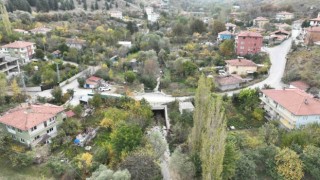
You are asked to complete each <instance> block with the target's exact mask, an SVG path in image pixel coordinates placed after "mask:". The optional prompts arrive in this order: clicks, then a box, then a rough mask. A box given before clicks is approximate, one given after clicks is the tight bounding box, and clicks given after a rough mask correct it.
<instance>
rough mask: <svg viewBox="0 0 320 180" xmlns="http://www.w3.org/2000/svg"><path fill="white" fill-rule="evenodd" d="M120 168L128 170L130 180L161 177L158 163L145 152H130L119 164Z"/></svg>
mask: <svg viewBox="0 0 320 180" xmlns="http://www.w3.org/2000/svg"><path fill="white" fill-rule="evenodd" d="M120 168H121V169H127V170H128V171H129V172H130V174H131V180H141V179H162V177H161V170H160V167H159V165H158V164H157V163H155V162H154V158H153V157H152V156H150V155H148V154H145V153H141V152H136V153H133V154H130V155H129V156H127V157H126V158H125V159H124V160H123V162H122V163H121V164H120Z"/></svg>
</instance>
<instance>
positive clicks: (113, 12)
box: [109, 11, 123, 19]
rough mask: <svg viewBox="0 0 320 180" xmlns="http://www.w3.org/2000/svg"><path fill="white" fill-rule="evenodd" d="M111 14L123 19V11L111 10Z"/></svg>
mask: <svg viewBox="0 0 320 180" xmlns="http://www.w3.org/2000/svg"><path fill="white" fill-rule="evenodd" d="M109 14H110V17H113V18H117V19H123V16H122V12H121V11H110V12H109Z"/></svg>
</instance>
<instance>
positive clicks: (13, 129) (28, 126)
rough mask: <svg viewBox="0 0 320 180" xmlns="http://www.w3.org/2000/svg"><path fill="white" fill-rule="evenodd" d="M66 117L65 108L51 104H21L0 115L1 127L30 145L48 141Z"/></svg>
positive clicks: (3, 130)
mask: <svg viewBox="0 0 320 180" xmlns="http://www.w3.org/2000/svg"><path fill="white" fill-rule="evenodd" d="M65 118H66V115H65V113H64V108H63V107H61V106H55V105H51V104H41V105H40V104H32V105H30V104H29V105H27V104H25V105H20V106H18V107H16V108H14V109H11V110H9V111H8V112H7V113H5V114H4V115H3V116H1V117H0V128H2V132H5V133H7V134H9V135H11V137H12V138H13V139H14V140H16V141H19V142H21V143H23V144H26V145H28V146H32V147H34V146H36V145H37V144H39V143H40V142H42V143H48V142H50V138H51V137H55V136H56V135H57V128H58V126H59V124H61V123H62V121H63V120H64V119H65Z"/></svg>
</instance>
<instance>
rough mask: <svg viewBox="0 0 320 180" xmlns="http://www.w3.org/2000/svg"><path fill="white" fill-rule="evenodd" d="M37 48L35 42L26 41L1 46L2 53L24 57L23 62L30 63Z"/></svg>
mask: <svg viewBox="0 0 320 180" xmlns="http://www.w3.org/2000/svg"><path fill="white" fill-rule="evenodd" d="M35 50H36V46H35V43H33V42H26V41H15V42H13V43H9V44H6V45H3V46H2V47H1V53H3V54H7V55H10V56H13V57H18V58H21V59H23V62H22V63H28V62H29V61H30V59H31V57H32V55H33V54H35Z"/></svg>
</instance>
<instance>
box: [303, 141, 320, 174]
mask: <svg viewBox="0 0 320 180" xmlns="http://www.w3.org/2000/svg"><path fill="white" fill-rule="evenodd" d="M301 159H302V161H303V164H304V169H305V171H306V172H308V173H309V174H310V175H311V176H313V177H314V178H315V179H317V178H319V177H320V169H319V167H320V148H318V147H316V146H313V145H307V146H306V147H305V148H304V150H303V154H302V156H301Z"/></svg>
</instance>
